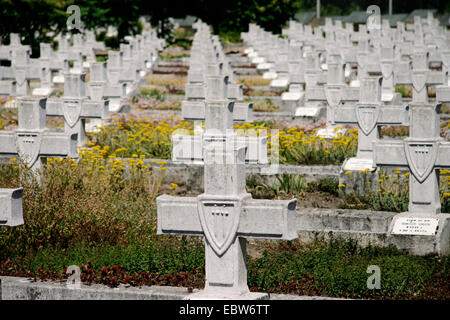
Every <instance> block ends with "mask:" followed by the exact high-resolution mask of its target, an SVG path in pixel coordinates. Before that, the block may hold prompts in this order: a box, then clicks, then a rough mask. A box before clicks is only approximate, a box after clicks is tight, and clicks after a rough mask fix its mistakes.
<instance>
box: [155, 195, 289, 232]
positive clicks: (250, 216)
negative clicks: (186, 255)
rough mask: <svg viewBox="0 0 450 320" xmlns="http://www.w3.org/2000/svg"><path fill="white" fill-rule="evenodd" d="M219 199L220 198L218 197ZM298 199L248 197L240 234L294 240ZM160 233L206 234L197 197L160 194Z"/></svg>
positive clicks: (242, 214) (243, 210)
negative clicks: (201, 221)
mask: <svg viewBox="0 0 450 320" xmlns="http://www.w3.org/2000/svg"><path fill="white" fill-rule="evenodd" d="M218 202H220V201H218ZM295 206H296V200H295V199H293V200H253V199H250V200H246V201H245V202H244V204H243V207H242V211H241V213H240V220H239V227H238V229H237V236H241V237H248V238H263V239H282V240H293V239H295V238H297V231H296V221H295ZM157 208H158V209H157V212H158V231H157V234H186V235H194V236H203V235H204V231H203V230H202V226H201V223H200V218H199V213H198V199H197V198H195V197H173V196H169V195H162V196H159V197H158V198H157Z"/></svg>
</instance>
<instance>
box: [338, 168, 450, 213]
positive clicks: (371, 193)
mask: <svg viewBox="0 0 450 320" xmlns="http://www.w3.org/2000/svg"><path fill="white" fill-rule="evenodd" d="M359 174H360V175H363V179H362V180H363V183H364V185H365V186H366V188H365V190H364V194H365V195H364V196H356V195H355V194H353V193H350V194H346V195H344V197H345V204H343V205H342V206H341V208H347V209H371V210H377V211H391V212H405V211H408V203H409V177H410V173H409V172H404V171H401V170H399V169H395V170H394V171H393V172H392V173H390V174H389V173H387V171H386V170H381V171H380V178H379V179H378V181H376V182H375V183H376V185H375V186H371V185H370V181H369V179H368V176H367V171H361V172H360V173H359ZM340 188H345V185H341V186H340ZM449 190H450V170H440V200H441V211H442V212H444V213H450V192H449Z"/></svg>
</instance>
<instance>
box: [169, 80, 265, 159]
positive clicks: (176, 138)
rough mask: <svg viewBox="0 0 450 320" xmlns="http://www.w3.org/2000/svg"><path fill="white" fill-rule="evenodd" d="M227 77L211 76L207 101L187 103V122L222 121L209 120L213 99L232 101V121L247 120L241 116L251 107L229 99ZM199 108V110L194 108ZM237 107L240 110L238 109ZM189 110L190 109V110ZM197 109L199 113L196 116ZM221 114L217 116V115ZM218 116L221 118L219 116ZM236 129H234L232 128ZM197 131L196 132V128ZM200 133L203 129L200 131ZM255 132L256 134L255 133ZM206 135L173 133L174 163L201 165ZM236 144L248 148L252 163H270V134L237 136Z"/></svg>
mask: <svg viewBox="0 0 450 320" xmlns="http://www.w3.org/2000/svg"><path fill="white" fill-rule="evenodd" d="M227 90H228V77H227V76H208V78H207V82H206V86H205V91H206V92H205V95H206V99H205V101H199V102H193V101H187V102H185V108H186V109H185V110H184V112H183V113H182V114H183V117H184V118H185V119H189V120H197V121H203V120H204V121H205V125H206V126H208V125H209V124H208V121H212V122H213V123H216V122H220V121H221V119H220V118H219V119H213V118H211V117H210V118H209V119H208V117H207V115H208V103H209V102H208V101H209V100H210V99H211V97H215V96H218V97H220V99H224V100H230V101H233V112H231V115H232V116H233V120H234V121H236V120H241V119H242V120H244V121H246V116H247V114H242V113H245V112H246V111H248V110H249V109H251V105H249V104H245V103H239V104H238V103H236V102H234V100H231V99H227V98H226V97H228V93H227ZM196 106H200V107H197V109H195V107H196ZM236 106H238V109H237V110H235V109H234V108H236ZM188 107H191V108H190V109H188ZM195 110H196V113H195ZM235 111H238V112H239V113H241V114H237V115H235V114H234V112H235ZM187 112H189V113H190V114H192V115H190V116H186V113H187ZM217 115H218V114H217ZM218 116H219V115H218ZM229 129H230V130H233V127H232V126H231V127H230V128H229ZM196 131H197V129H196ZM199 131H201V130H199ZM255 133H256V132H255ZM204 137H205V136H204V135H203V136H202V133H198V132H196V135H194V136H191V135H182V134H174V135H173V136H172V143H173V149H172V160H173V161H187V162H192V161H193V162H198V163H202V162H203V160H204V154H203V144H204ZM236 140H237V143H238V144H240V145H245V146H246V147H247V148H248V152H247V153H246V160H247V162H249V163H260V164H266V163H268V158H267V140H268V138H267V135H250V136H237V137H236Z"/></svg>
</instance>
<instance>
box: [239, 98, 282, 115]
mask: <svg viewBox="0 0 450 320" xmlns="http://www.w3.org/2000/svg"><path fill="white" fill-rule="evenodd" d="M245 102H253V111H255V112H277V111H279V110H280V106H279V105H277V104H275V103H274V102H273V100H272V99H269V98H266V99H264V100H251V99H245Z"/></svg>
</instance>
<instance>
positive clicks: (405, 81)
mask: <svg viewBox="0 0 450 320" xmlns="http://www.w3.org/2000/svg"><path fill="white" fill-rule="evenodd" d="M412 56H413V57H412V63H410V64H409V65H405V64H403V66H405V67H409V69H410V70H409V71H410V74H409V75H408V74H407V73H405V72H399V74H397V73H395V83H396V84H397V85H399V84H402V85H412V87H413V97H412V100H413V102H417V103H427V102H428V88H427V87H428V86H432V85H442V84H443V83H444V74H443V73H442V72H440V71H438V72H435V71H431V70H429V67H428V56H429V54H428V52H427V51H426V50H425V49H424V48H419V49H418V50H416V51H415V52H414V53H413V54H412Z"/></svg>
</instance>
